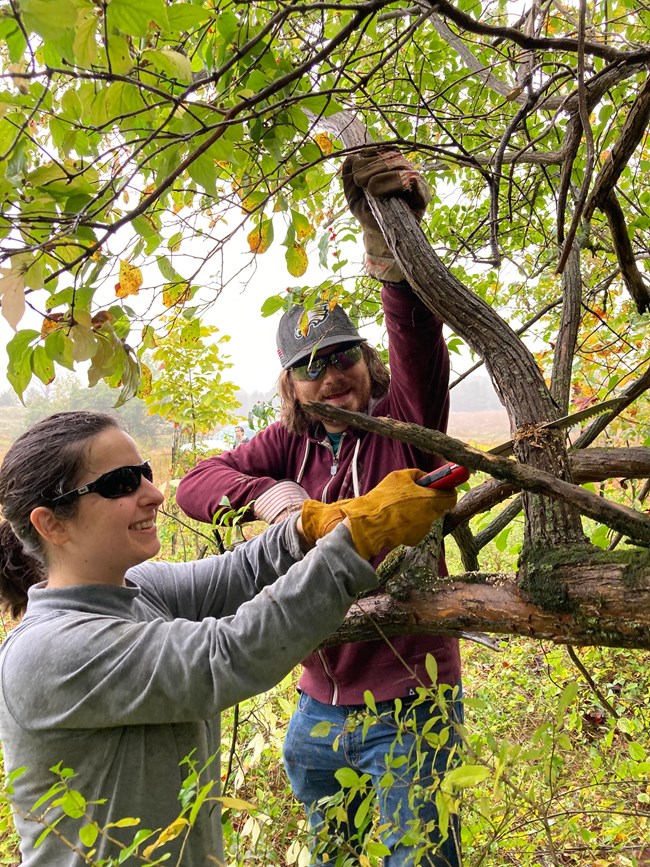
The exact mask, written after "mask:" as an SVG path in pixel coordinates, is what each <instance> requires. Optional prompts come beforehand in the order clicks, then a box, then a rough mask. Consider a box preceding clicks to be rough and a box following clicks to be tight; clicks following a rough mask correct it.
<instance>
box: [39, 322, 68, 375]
mask: <svg viewBox="0 0 650 867" xmlns="http://www.w3.org/2000/svg"><path fill="white" fill-rule="evenodd" d="M44 346H45V351H46V353H47V355H48V356H49V358H51V359H52V361H55V362H56V363H57V364H60V365H61V367H66V368H67V369H68V370H74V354H73V344H72V340H70V338H69V337H68V335H67V334H66V333H65V332H64V331H63V330H62V329H60V328H57V330H56V331H52V332H51V333H50V334H48V335H47V337H46V338H45V343H44Z"/></svg>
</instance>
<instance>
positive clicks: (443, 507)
mask: <svg viewBox="0 0 650 867" xmlns="http://www.w3.org/2000/svg"><path fill="white" fill-rule="evenodd" d="M423 475H425V473H424V472H422V470H396V471H395V472H392V473H389V474H388V475H387V476H386V478H385V479H383V481H381V482H380V483H379V484H378V485H377V487H376V488H373V489H372V491H370V492H369V493H367V494H365V495H364V496H363V497H355V498H354V499H352V500H339V502H337V503H319V502H317V501H316V500H306V501H305V503H304V504H303V507H302V528H303V532H304V534H305V535H306V536H307V538H308V539H309V540H310V541H311V542H312V543H313V542H315V541H316V539H320V538H321V536H325V535H326V534H327V533H329V532H330V530H332V529H333V528H334V527H335V526H336V525H337V524H339V523H340V522H341V521H342V520H343V519H344V518H346V517H347V518H349V519H350V527H351V532H352V541H353V542H354V546H355V548H356V549H357V551H358V552H359V554H360V555H361V556H362V557H363V558H364V559H366V560H370V558H371V557H374V556H375V555H376V554H379V553H380V552H381V551H383V550H384V549H385V548H391V549H392V548H396V547H397V546H398V545H417V543H418V542H420V541H421V540H422V539H423V538H424V537H425V536H426V534H427V533H428V532H429V530H430V529H431V524H432V523H433V522H434V521H436V520H437V519H438V518H441V517H442V516H443V515H444V514H445V512H447V511H449V509H451V508H453V507H454V506H455V505H456V492H455V491H454V490H447V491H445V490H442V489H435V488H423V487H420V486H419V485H416V484H415V482H416V480H417V479H419V478H421V477H422V476H423Z"/></svg>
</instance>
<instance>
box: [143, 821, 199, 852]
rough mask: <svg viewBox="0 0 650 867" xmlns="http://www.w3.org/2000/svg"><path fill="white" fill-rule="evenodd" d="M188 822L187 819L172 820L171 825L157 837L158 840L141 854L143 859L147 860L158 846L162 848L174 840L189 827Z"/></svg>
mask: <svg viewBox="0 0 650 867" xmlns="http://www.w3.org/2000/svg"><path fill="white" fill-rule="evenodd" d="M189 824H190V823H189V822H188V821H187V819H183V818H182V817H179V818H178V819H174V821H173V822H172V823H171V825H167V827H166V828H163V830H162V831H161V832H160V834H159V835H158V839H157V840H156V841H155V842H154V843H152V844H151V846H147V848H146V849H145V850H144V852H143V853H142V854H143V855H144V857H145V858H148V857H149V856H150V855H151V853H152V852H153V851H154V849H157V848H158V847H159V846H164V845H165V843H169V841H170V840H175V839H176V837H178V835H179V834H182V833H183V831H184V830H185V828H187V827H189Z"/></svg>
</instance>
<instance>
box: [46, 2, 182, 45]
mask: <svg viewBox="0 0 650 867" xmlns="http://www.w3.org/2000/svg"><path fill="white" fill-rule="evenodd" d="M57 2H58V0H57ZM106 18H107V21H108V24H109V26H110V27H111V28H114V29H115V30H117V31H119V32H120V33H126V34H128V35H129V36H146V35H147V33H148V31H149V29H150V27H152V26H157V27H158V28H160V29H162V30H169V21H168V19H167V11H166V9H165V3H164V0H137V2H133V0H110V2H109V4H108V8H107V10H106Z"/></svg>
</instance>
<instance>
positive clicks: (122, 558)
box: [59, 427, 163, 584]
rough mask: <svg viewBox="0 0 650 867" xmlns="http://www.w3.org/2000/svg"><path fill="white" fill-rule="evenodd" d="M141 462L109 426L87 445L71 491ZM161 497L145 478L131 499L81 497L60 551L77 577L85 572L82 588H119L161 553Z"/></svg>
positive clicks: (119, 432) (131, 444)
mask: <svg viewBox="0 0 650 867" xmlns="http://www.w3.org/2000/svg"><path fill="white" fill-rule="evenodd" d="M141 463H142V456H141V455H140V452H139V451H138V448H137V446H136V444H135V442H134V441H133V439H132V438H131V437H130V436H129V435H128V434H126V433H125V432H124V431H122V430H120V429H119V428H117V427H115V428H113V427H111V428H108V429H107V430H105V431H102V433H100V434H98V435H97V436H96V437H94V438H93V439H92V440H90V442H89V444H88V448H87V452H86V468H85V470H84V472H83V473H82V475H81V477H80V478H79V479H78V480H77V483H76V485H75V487H81V486H82V485H84V484H88V483H89V482H92V481H94V480H95V479H97V478H99V476H101V475H103V473H107V472H109V471H110V470H114V469H116V468H118V467H123V466H133V465H137V464H141ZM162 501H163V495H162V494H161V493H160V491H159V490H158V489H157V488H156V487H155V485H154V484H153V483H152V482H149V481H147V479H146V478H144V476H143V477H142V478H141V480H140V485H139V487H138V488H137V489H136V490H135V491H133V493H131V494H127V495H126V496H123V497H117V498H115V499H106V498H105V497H102V496H100V495H99V494H97V493H90V494H84V495H83V496H81V497H79V500H78V501H77V512H76V514H75V516H74V517H73V518H70V519H68V520H66V522H65V524H66V530H67V535H68V542H67V545H66V548H65V549H62V550H61V554H62V556H63V558H64V559H62V560H60V561H59V565H61V566H65V562H66V559H65V558H67V559H68V562H69V564H70V566H71V567H74V570H75V572H76V573H78V574H80V573H79V569H80V567H81V570H82V572H86V574H87V577H86V579H85V583H110V584H116V583H118V584H119V583H122V580H123V578H124V573H125V572H126V570H127V569H129V568H131V567H132V566H136V565H137V564H138V563H143V562H144V561H145V560H149V559H150V558H151V557H154V556H155V555H156V554H157V553H158V551H159V550H160V541H159V539H158V531H157V529H156V513H157V511H158V508H159V506H160V505H161V503H162Z"/></svg>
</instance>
